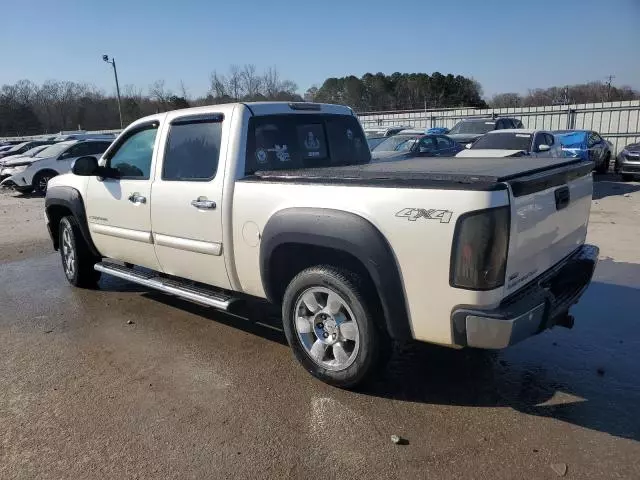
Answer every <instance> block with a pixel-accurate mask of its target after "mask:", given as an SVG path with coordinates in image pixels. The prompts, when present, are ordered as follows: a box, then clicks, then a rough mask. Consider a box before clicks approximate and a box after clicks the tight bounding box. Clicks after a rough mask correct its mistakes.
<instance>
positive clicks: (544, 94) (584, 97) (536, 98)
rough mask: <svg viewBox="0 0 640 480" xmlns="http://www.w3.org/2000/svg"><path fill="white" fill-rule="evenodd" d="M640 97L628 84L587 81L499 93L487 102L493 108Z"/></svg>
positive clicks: (611, 100) (612, 100) (596, 101)
mask: <svg viewBox="0 0 640 480" xmlns="http://www.w3.org/2000/svg"><path fill="white" fill-rule="evenodd" d="M637 99H640V92H639V91H637V90H634V89H632V88H631V87H628V86H622V87H616V86H614V85H611V83H605V82H589V83H583V84H579V85H568V86H565V87H551V88H537V89H534V90H529V91H528V93H527V94H526V95H520V94H519V93H500V94H498V95H494V96H493V97H492V98H491V100H490V101H489V104H490V105H491V106H492V107H493V108H507V107H542V106H545V105H569V104H572V103H600V102H619V101H624V100H637Z"/></svg>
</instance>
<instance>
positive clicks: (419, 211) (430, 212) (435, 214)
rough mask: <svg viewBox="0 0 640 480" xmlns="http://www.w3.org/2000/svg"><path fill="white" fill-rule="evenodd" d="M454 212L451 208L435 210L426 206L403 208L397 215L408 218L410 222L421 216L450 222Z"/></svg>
mask: <svg viewBox="0 0 640 480" xmlns="http://www.w3.org/2000/svg"><path fill="white" fill-rule="evenodd" d="M452 215H453V212H451V211H449V210H434V209H426V208H403V209H402V210H400V211H399V212H398V213H396V217H400V218H406V219H407V220H409V221H410V222H415V221H416V220H417V219H419V218H424V219H426V220H440V223H449V221H450V220H451V216H452Z"/></svg>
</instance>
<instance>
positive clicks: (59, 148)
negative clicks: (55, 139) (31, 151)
mask: <svg viewBox="0 0 640 480" xmlns="http://www.w3.org/2000/svg"><path fill="white" fill-rule="evenodd" d="M70 146H71V145H69V144H68V143H58V144H56V145H51V146H50V147H47V148H45V149H44V150H42V151H41V152H40V153H36V155H35V157H36V158H46V157H57V156H58V155H60V154H61V153H62V152H64V151H65V150H66V149H67V148H69V147H70Z"/></svg>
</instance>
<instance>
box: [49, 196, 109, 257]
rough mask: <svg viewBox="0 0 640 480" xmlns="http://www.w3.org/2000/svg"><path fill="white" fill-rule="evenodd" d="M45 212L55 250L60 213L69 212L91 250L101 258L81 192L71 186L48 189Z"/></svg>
mask: <svg viewBox="0 0 640 480" xmlns="http://www.w3.org/2000/svg"><path fill="white" fill-rule="evenodd" d="M44 208H45V212H46V214H47V223H48V225H47V228H48V229H49V233H50V235H51V240H52V241H53V245H54V248H55V249H56V250H57V249H58V236H57V234H56V233H57V224H58V222H60V217H61V215H60V214H59V213H58V212H61V211H63V210H61V209H64V211H69V212H70V213H71V214H72V215H73V216H74V217H75V219H76V221H77V222H78V225H79V227H80V231H81V232H82V236H83V238H84V240H85V241H86V242H87V245H88V246H89V250H91V253H92V254H93V255H95V256H100V252H98V249H97V248H96V246H95V245H94V243H93V240H92V239H91V234H90V233H89V224H88V223H87V212H86V210H85V206H84V201H83V199H82V195H81V193H80V191H79V190H77V189H75V188H73V187H69V186H52V187H49V188H48V189H47V196H46V198H45V202H44Z"/></svg>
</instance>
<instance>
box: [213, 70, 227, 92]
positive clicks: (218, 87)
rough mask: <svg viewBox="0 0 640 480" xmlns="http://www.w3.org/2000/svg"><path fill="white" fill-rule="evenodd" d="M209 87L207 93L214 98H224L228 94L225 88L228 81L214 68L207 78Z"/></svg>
mask: <svg viewBox="0 0 640 480" xmlns="http://www.w3.org/2000/svg"><path fill="white" fill-rule="evenodd" d="M209 82H210V85H211V86H210V88H209V93H210V94H211V95H212V96H213V97H214V98H224V97H227V96H229V91H228V90H227V85H228V81H227V78H226V77H225V76H224V75H219V74H218V72H216V71H215V70H214V71H213V72H212V73H211V77H210V78H209Z"/></svg>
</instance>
